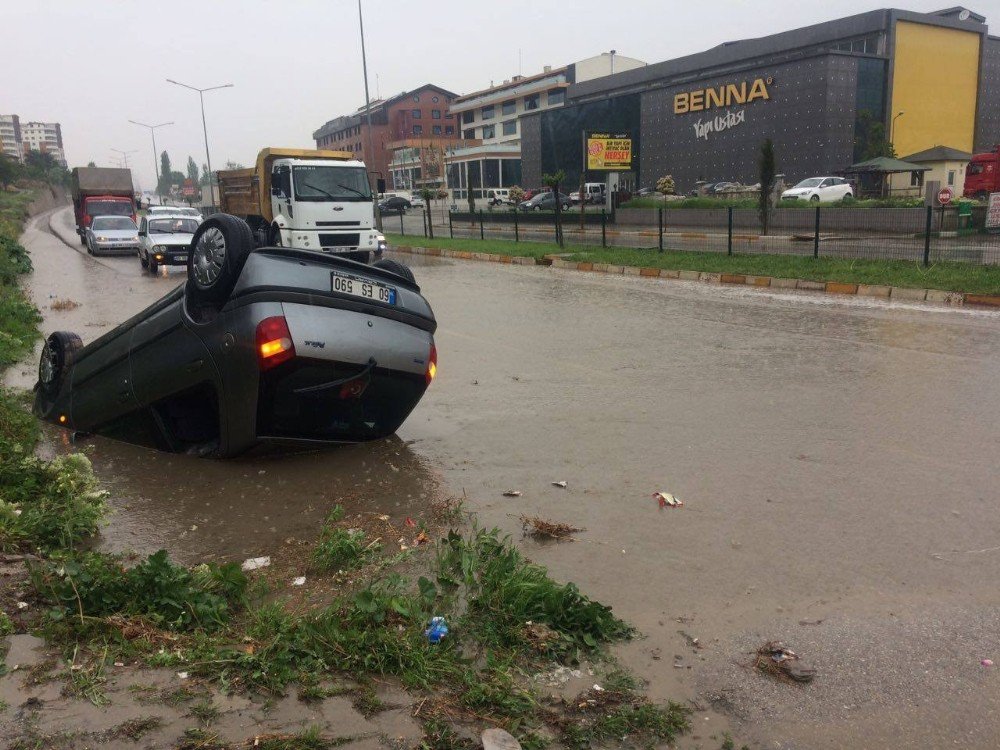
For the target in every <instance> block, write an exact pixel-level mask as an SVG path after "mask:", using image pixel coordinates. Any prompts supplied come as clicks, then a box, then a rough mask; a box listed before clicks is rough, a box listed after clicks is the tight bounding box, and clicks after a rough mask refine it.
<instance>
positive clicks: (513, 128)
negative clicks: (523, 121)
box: [503, 120, 517, 135]
mask: <svg viewBox="0 0 1000 750" xmlns="http://www.w3.org/2000/svg"><path fill="white" fill-rule="evenodd" d="M503 134H504V135H517V120H507V122H505V123H504V124H503Z"/></svg>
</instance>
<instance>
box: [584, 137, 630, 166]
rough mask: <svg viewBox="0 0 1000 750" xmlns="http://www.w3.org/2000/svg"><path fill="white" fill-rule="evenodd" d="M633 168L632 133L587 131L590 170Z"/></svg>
mask: <svg viewBox="0 0 1000 750" xmlns="http://www.w3.org/2000/svg"><path fill="white" fill-rule="evenodd" d="M631 169H632V134H631V133H598V132H588V133H587V170H588V171H591V170H593V171H595V172H608V171H619V170H621V171H628V170H631Z"/></svg>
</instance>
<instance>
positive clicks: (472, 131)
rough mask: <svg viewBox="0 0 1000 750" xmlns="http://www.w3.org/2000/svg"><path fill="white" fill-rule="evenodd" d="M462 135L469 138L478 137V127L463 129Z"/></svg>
mask: <svg viewBox="0 0 1000 750" xmlns="http://www.w3.org/2000/svg"><path fill="white" fill-rule="evenodd" d="M462 137H463V138H469V139H472V138H475V137H476V129H475V128H469V129H468V130H463V131H462Z"/></svg>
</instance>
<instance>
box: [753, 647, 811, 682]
mask: <svg viewBox="0 0 1000 750" xmlns="http://www.w3.org/2000/svg"><path fill="white" fill-rule="evenodd" d="M754 666H755V667H756V668H757V669H759V670H760V671H761V672H765V673H767V674H769V675H772V676H774V677H777V678H778V679H784V680H792V681H793V682H812V680H813V678H814V677H815V676H816V670H815V669H813V668H812V667H807V666H806V665H805V664H803V663H802V661H801V659H800V658H799V655H798V654H796V653H795V652H794V651H792V650H791V649H790V648H787V647H786V646H785V644H784V643H782V642H781V641H768V642H767V643H765V644H764V645H763V646H761V647H760V648H758V649H757V656H756V659H755V660H754Z"/></svg>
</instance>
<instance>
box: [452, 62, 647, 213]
mask: <svg viewBox="0 0 1000 750" xmlns="http://www.w3.org/2000/svg"><path fill="white" fill-rule="evenodd" d="M645 64H646V63H644V62H643V61H642V60H636V59H635V58H632V57H624V56H623V55H619V54H618V53H617V52H615V51H612V52H604V53H601V54H600V55H595V56H594V57H588V58H586V59H584V60H580V61H578V62H575V63H571V64H569V65H566V66H564V67H561V68H553V67H552V66H550V65H546V66H545V68H544V69H543V70H542V72H541V73H537V74H535V75H532V76H520V75H517V76H513V77H512V78H510V79H509V80H506V81H504V82H503V83H501V84H499V85H492V84H491V85H490V87H489V88H486V89H482V90H481V91H474V92H472V93H471V94H464V95H463V96H459V97H458V98H456V99H455V100H454V101H453V102H452V104H451V107H449V109H448V111H449V112H451V113H453V114H454V115H455V116H456V118H457V120H458V125H459V128H460V133H461V135H462V138H463V139H465V140H473V139H476V140H480V141H482V144H481V145H476V146H471V147H468V148H452V149H449V150H448V152H447V153H446V157H445V164H446V166H447V186H448V189H449V191H451V194H452V199H453V200H458V199H465V198H466V197H467V193H466V190H467V189H468V187H469V185H470V184H471V187H472V189H473V194H474V197H475V198H485V197H486V196H487V192H488V190H489V189H490V188H496V187H512V186H514V185H520V184H521V134H520V127H521V126H520V123H519V122H518V118H519V117H520V116H521V115H522V114H525V113H528V112H535V111H538V110H543V109H550V108H552V107H560V106H562V104H563V102H564V101H565V97H566V88H567V87H568V86H569V85H570V84H572V83H580V82H582V81H589V80H591V79H593V78H601V77H602V76H607V75H613V74H615V73H623V72H624V71H626V70H632V69H634V68H639V67H642V66H643V65H645ZM522 187H524V186H522ZM530 187H537V186H530Z"/></svg>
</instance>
